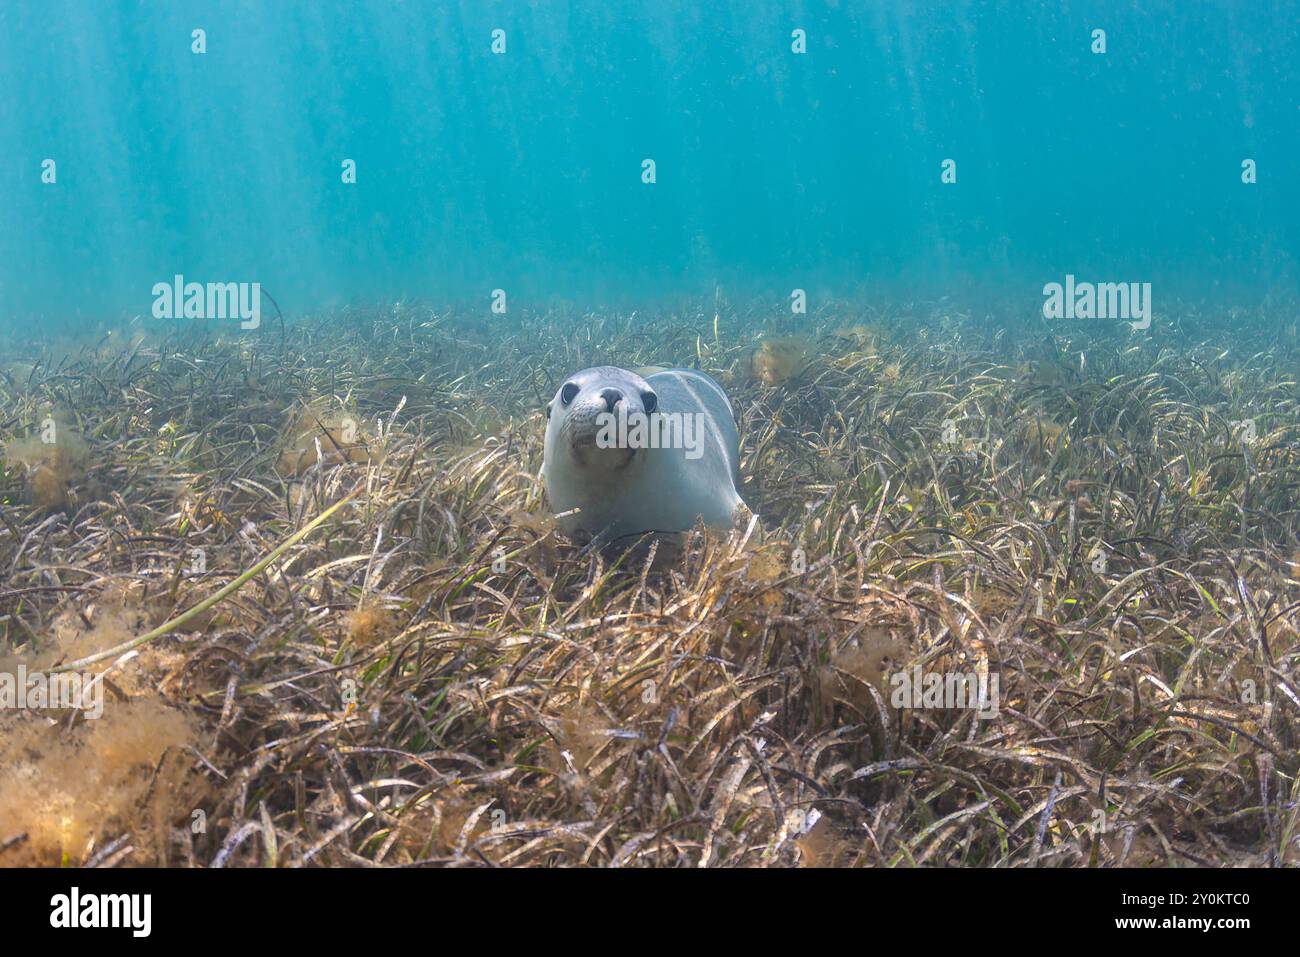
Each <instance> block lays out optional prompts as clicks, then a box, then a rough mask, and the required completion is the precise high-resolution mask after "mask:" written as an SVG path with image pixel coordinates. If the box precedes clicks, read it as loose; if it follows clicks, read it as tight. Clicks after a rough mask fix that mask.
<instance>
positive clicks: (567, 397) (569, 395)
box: [560, 382, 581, 405]
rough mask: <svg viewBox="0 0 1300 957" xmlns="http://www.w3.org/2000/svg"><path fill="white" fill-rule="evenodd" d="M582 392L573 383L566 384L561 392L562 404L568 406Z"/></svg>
mask: <svg viewBox="0 0 1300 957" xmlns="http://www.w3.org/2000/svg"><path fill="white" fill-rule="evenodd" d="M580 391H581V390H580V389H579V388H578V387H577V386H576V385H574V384H573V383H572V382H566V383H564V388H563V389H561V390H560V404H561V405H568V404H569V403H570V402H572V401H573V399H574V397H575V396H576V395H577V394H578V393H579V392H580Z"/></svg>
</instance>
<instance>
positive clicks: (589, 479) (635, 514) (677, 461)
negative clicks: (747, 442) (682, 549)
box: [542, 366, 747, 542]
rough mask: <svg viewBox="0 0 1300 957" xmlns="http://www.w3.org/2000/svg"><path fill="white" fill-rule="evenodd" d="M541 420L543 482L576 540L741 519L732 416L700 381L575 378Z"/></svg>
mask: <svg viewBox="0 0 1300 957" xmlns="http://www.w3.org/2000/svg"><path fill="white" fill-rule="evenodd" d="M546 418H547V423H546V444H545V450H544V452H543V454H542V480H543V482H544V483H545V485H546V494H547V497H548V498H549V499H550V502H551V508H552V509H553V510H554V511H555V513H556V518H557V519H558V521H559V525H560V528H561V529H562V530H563V531H564V532H565V533H567V534H569V535H571V536H574V537H575V538H582V539H586V538H594V539H600V540H603V541H605V542H615V541H617V540H618V539H621V538H626V537H628V536H634V535H640V534H643V533H646V532H659V533H674V532H684V531H687V530H688V529H690V528H691V527H692V526H694V525H695V523H696V522H698V521H700V520H701V519H702V520H703V521H704V523H705V524H706V525H709V526H713V527H716V528H727V527H730V526H731V525H733V524H734V523H735V522H736V521H737V519H738V518H739V517H740V516H741V515H743V514H744V511H747V509H746V507H745V503H744V502H743V501H742V500H741V498H740V495H739V493H737V492H736V480H737V473H736V465H737V461H738V459H739V445H740V439H739V436H738V435H737V432H736V419H735V415H734V414H733V413H732V411H731V403H730V402H729V401H728V399H727V395H726V393H725V392H723V391H722V387H721V386H719V385H718V384H717V383H716V382H714V381H713V380H712V379H711V378H709V377H708V376H707V375H705V374H704V373H702V372H697V371H695V370H693V369H667V370H663V371H657V372H655V373H653V374H652V375H649V376H648V377H645V378H643V377H642V376H640V375H638V374H637V373H635V372H631V371H629V370H627V369H620V368H617V367H615V366H596V367H595V368H591V369H583V370H582V371H581V372H577V373H575V374H573V375H571V376H569V377H568V378H567V379H565V380H564V383H563V384H562V385H561V386H560V388H559V390H558V391H557V392H556V393H555V398H553V399H552V400H551V401H550V403H549V404H548V405H547V406H546ZM738 510H741V511H738Z"/></svg>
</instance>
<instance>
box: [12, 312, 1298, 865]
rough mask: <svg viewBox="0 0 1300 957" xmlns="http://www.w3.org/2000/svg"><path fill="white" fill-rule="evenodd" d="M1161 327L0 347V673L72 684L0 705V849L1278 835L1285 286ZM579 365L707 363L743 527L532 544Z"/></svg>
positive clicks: (340, 318)
mask: <svg viewBox="0 0 1300 957" xmlns="http://www.w3.org/2000/svg"><path fill="white" fill-rule="evenodd" d="M1173 314H1174V315H1179V316H1181V317H1182V318H1181V319H1177V320H1174V319H1169V318H1164V319H1162V318H1160V317H1157V321H1156V323H1155V324H1154V325H1153V326H1152V328H1151V329H1150V330H1149V331H1146V332H1135V331H1132V330H1130V329H1129V328H1128V327H1127V326H1126V325H1124V324H1122V323H1103V322H1099V321H1094V322H1088V321H1081V322H1076V323H1060V324H1056V325H1048V324H1046V323H1045V321H1044V320H1042V319H1041V318H1030V319H1027V320H1025V319H1022V318H1016V317H1011V318H1006V319H1002V320H999V321H993V320H978V319H973V318H970V317H968V316H963V315H958V314H955V313H954V312H953V311H952V310H950V309H946V308H939V307H934V306H924V305H923V306H908V307H905V308H903V307H900V308H897V309H866V308H858V307H848V306H844V307H828V308H826V309H823V310H822V311H821V312H819V313H818V314H817V315H810V316H806V317H795V318H792V319H787V320H781V321H776V322H773V321H769V317H770V316H771V315H773V313H772V312H770V311H769V312H764V311H762V310H760V309H758V308H754V309H733V308H723V309H721V310H719V312H718V314H717V315H716V318H715V310H714V308H713V305H712V303H710V304H709V306H708V307H707V308H695V307H693V306H692V307H685V306H684V307H683V308H681V309H679V310H676V311H673V310H664V311H661V312H658V313H655V314H653V315H650V314H647V313H645V312H642V313H638V314H634V315H630V316H629V315H614V314H583V313H581V312H578V311H563V310H560V311H555V312H551V313H546V314H539V315H534V316H528V317H525V318H522V319H517V318H514V317H510V318H505V317H487V316H479V315H474V316H470V315H469V314H467V313H456V312H454V311H442V310H433V309H430V308H427V307H424V306H421V305H418V304H399V305H397V306H387V307H384V308H382V309H380V308H375V309H365V310H362V309H354V310H349V311H346V312H343V313H340V314H338V315H333V316H330V317H326V318H314V319H304V320H299V321H292V322H288V323H285V324H281V323H280V322H279V321H278V320H277V319H276V318H275V317H271V318H270V319H265V320H264V321H263V324H262V327H261V329H259V330H258V331H257V332H256V333H240V332H239V330H238V329H237V328H236V327H235V325H234V324H227V325H222V324H208V325H206V326H205V325H203V324H189V325H181V326H177V325H175V324H148V325H144V326H141V325H139V324H128V325H124V326H121V327H119V328H116V329H114V330H112V331H101V332H99V333H96V334H95V335H92V336H87V337H83V338H80V339H68V338H64V339H60V338H58V337H50V338H49V340H48V341H44V342H41V341H36V340H35V339H34V338H33V337H32V336H30V335H27V334H23V335H21V336H20V335H18V334H17V333H12V332H11V333H9V334H8V337H7V338H4V339H3V340H2V341H0V441H2V442H3V443H4V445H5V470H4V474H3V484H2V485H0V503H2V507H0V519H2V521H0V569H2V570H3V571H2V574H0V675H4V674H8V675H17V674H18V673H19V668H23V669H26V673H27V674H29V675H30V674H31V673H37V674H44V675H45V676H46V677H47V678H49V676H50V675H51V674H53V673H54V672H56V671H59V669H63V670H62V671H59V673H61V674H65V675H68V676H82V677H84V676H86V675H87V674H88V673H89V672H103V673H104V675H105V677H104V679H103V681H102V685H101V687H102V689H103V699H102V716H99V717H97V718H88V716H87V715H88V713H89V710H90V709H88V708H86V707H83V708H80V709H78V708H77V707H75V706H73V707H45V708H41V707H33V706H30V702H29V703H28V704H29V706H28V707H25V708H19V707H14V706H13V704H14V702H12V701H11V703H10V706H9V707H7V708H5V709H3V710H0V865H22V864H35V863H40V864H59V863H67V864H88V863H94V864H99V865H117V866H130V865H142V864H162V865H173V866H175V865H180V866H218V865H224V866H250V865H255V866H263V865H281V866H283V865H290V864H313V865H351V864H372V863H376V864H385V865H396V864H410V863H416V862H427V863H434V864H454V865H461V866H489V865H584V864H585V865H600V866H604V865H629V866H658V867H666V866H680V865H691V866H761V865H774V866H788V865H793V864H798V865H803V866H823V865H843V866H876V865H880V866H903V867H913V866H922V865H981V866H994V865H996V866H1023V865H1039V866H1058V867H1059V866H1076V867H1077V866H1113V865H1139V866H1165V865H1178V866H1187V865H1211V866H1213V865H1228V864H1242V863H1253V864H1292V865H1294V864H1296V863H1297V862H1300V783H1298V782H1297V771H1298V770H1300V756H1298V755H1297V744H1298V743H1300V690H1298V685H1300V667H1298V666H1300V640H1298V639H1297V628H1298V627H1300V539H1298V532H1300V506H1298V505H1297V502H1298V500H1300V382H1298V381H1297V379H1298V376H1300V338H1298V337H1297V328H1296V317H1297V315H1300V310H1297V309H1295V308H1289V309H1277V308H1274V309H1270V310H1265V311H1261V312H1256V313H1250V314H1246V313H1232V314H1229V313H1228V312H1226V311H1224V310H1218V311H1216V310H1212V309H1208V308H1203V307H1193V306H1189V307H1187V308H1186V309H1182V310H1176V311H1173ZM606 363H608V364H617V365H626V366H640V365H651V364H658V365H666V364H677V365H697V364H698V365H699V367H701V368H703V369H705V370H706V371H709V372H710V373H712V374H714V375H715V376H716V377H717V378H718V379H719V381H720V382H722V383H723V385H724V386H725V387H726V388H727V390H728V392H729V394H730V395H731V398H732V401H733V404H734V405H735V407H736V409H737V412H738V415H739V419H740V433H741V443H742V461H741V467H740V471H741V477H742V480H743V483H744V484H743V487H742V494H743V495H744V497H745V498H746V500H747V501H748V503H749V504H750V505H751V506H752V508H753V509H754V511H755V512H756V513H757V515H758V516H759V521H758V522H757V523H755V524H753V525H750V526H749V527H747V528H742V529H738V530H737V531H736V532H735V533H734V534H732V535H731V536H730V537H727V536H725V535H722V534H712V533H709V534H706V533H703V532H700V533H697V534H695V535H693V536H691V538H690V540H689V541H687V542H686V543H684V544H682V545H679V546H678V547H671V546H672V543H662V544H661V545H659V546H656V547H655V548H653V549H646V548H642V549H639V550H637V551H634V552H632V553H629V554H624V555H622V556H618V555H613V554H609V553H601V552H598V551H593V550H591V549H589V548H584V547H582V546H580V545H578V544H575V543H572V542H568V541H565V540H564V539H563V538H562V537H561V536H560V535H559V534H558V533H557V531H556V530H555V528H554V526H553V523H552V521H551V520H550V517H549V514H548V512H547V508H546V503H545V499H544V496H543V493H542V489H541V485H540V482H539V481H538V478H537V475H538V470H539V467H540V463H541V450H542V431H543V415H542V407H543V405H544V403H545V402H546V401H547V399H549V398H550V396H551V394H552V392H553V391H554V389H555V388H556V387H557V386H558V384H559V382H560V381H561V380H562V378H563V377H564V376H565V375H566V374H568V373H569V372H572V371H574V370H576V369H579V368H582V367H585V366H591V365H597V364H606ZM340 503H342V504H341V505H340ZM336 506H337V507H336ZM331 509H333V510H332V511H330V510H331ZM268 557H269V558H270V560H269V561H267V560H266V559H268ZM196 606H197V610H195V608H196ZM146 635H147V636H148V640H146V641H143V642H135V639H137V638H140V637H143V636H146ZM86 659H90V660H86ZM920 673H924V674H926V675H928V674H931V673H936V674H944V675H947V674H967V673H973V674H976V675H989V676H996V679H997V687H998V697H997V701H996V708H994V709H992V710H991V711H990V710H987V709H986V711H985V713H984V714H983V715H981V714H979V713H977V712H976V711H975V710H973V709H971V708H969V707H959V706H953V705H951V703H950V702H947V701H942V702H931V704H933V705H936V706H930V707H913V708H906V707H900V706H899V704H898V700H897V698H896V695H895V691H896V688H897V686H896V684H895V679H896V676H898V675H900V674H920ZM10 687H16V685H14V684H13V682H12V681H11V682H10ZM86 700H87V699H84V698H83V699H81V702H80V703H81V704H82V705H85V704H86ZM65 703H66V702H65ZM47 704H52V703H48V702H47ZM74 704H75V702H74Z"/></svg>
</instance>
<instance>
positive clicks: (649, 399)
mask: <svg viewBox="0 0 1300 957" xmlns="http://www.w3.org/2000/svg"><path fill="white" fill-rule="evenodd" d="M641 407H642V408H643V409H645V410H646V412H647V413H649V412H653V411H654V410H655V409H657V408H659V396H657V395H655V394H654V393H653V392H651V391H650V390H648V389H647V390H646V391H645V392H642V393H641Z"/></svg>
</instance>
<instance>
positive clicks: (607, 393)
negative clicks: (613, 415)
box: [600, 389, 623, 412]
mask: <svg viewBox="0 0 1300 957" xmlns="http://www.w3.org/2000/svg"><path fill="white" fill-rule="evenodd" d="M600 397H601V398H602V399H604V400H605V411H606V412H613V411H614V406H616V405H618V403H619V402H620V401H621V400H622V398H623V393H622V392H619V391H618V389H601V390H600Z"/></svg>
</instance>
